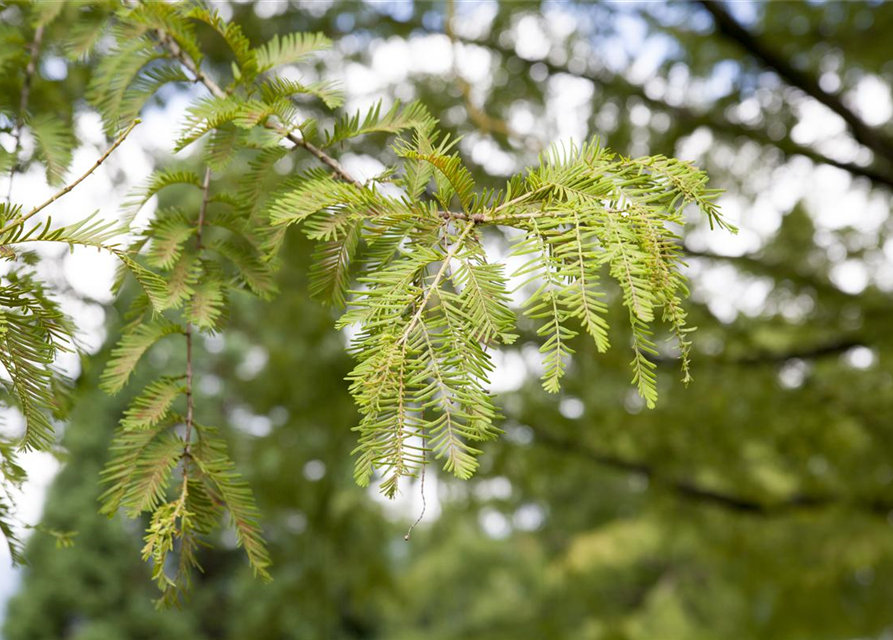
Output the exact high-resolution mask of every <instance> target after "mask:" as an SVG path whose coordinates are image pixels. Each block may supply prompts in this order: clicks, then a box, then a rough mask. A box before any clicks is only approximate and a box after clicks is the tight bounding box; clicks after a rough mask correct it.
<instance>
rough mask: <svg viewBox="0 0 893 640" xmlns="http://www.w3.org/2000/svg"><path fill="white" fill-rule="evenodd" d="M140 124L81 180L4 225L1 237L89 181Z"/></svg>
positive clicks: (104, 155) (119, 141)
mask: <svg viewBox="0 0 893 640" xmlns="http://www.w3.org/2000/svg"><path fill="white" fill-rule="evenodd" d="M140 122H141V120H140V119H139V118H137V119H136V120H134V121H133V122H131V123H130V126H128V127H127V128H126V129H125V130H124V133H122V134H121V135H120V136H118V139H117V140H115V142H114V143H113V144H112V146H111V147H109V148H108V150H106V152H105V153H103V154H102V155H101V156H100V157H99V159H98V160H97V161H96V162H94V163H93V166H92V167H90V168H89V169H87V171H86V172H85V173H84V174H83V175H81V177H80V178H78V179H77V180H75V181H74V182H72V183H71V184H69V185H67V186H65V187H63V188H62V189H60V190H59V191H57V192H56V193H55V194H53V196H52V197H51V198H50V199H49V200H47V201H46V202H44V203H43V204H40V205H37V206H36V207H34V208H33V209H31V211H29V212H28V213H26V214H24V215H22V216H19V217H18V218H16V219H15V220H13V221H12V222H10V223H8V224H6V225H4V226H3V227H2V228H0V235H2V234H4V233H6V232H7V231H9V230H11V229H14V228H15V227H18V226H19V225H21V224H22V223H23V222H26V221H27V220H28V219H30V218H31V217H33V216H35V215H36V214H38V213H40V212H41V211H43V210H44V209H46V208H47V207H48V206H50V205H51V204H53V203H54V202H55V201H56V200H58V199H59V198H61V197H62V196H64V195H66V194H67V193H69V192H70V191H71V190H72V189H74V188H75V187H76V186H78V185H79V184H80V183H82V182H83V181H84V180H86V179H87V178H88V177H89V176H90V175H91V174H92V173H93V172H94V171H96V170H97V169H98V168H99V167H100V165H101V164H102V163H103V162H105V161H106V160H107V159H108V157H109V156H110V155H112V153H113V152H114V151H115V149H117V148H118V147H119V146H121V143H122V142H124V140H125V139H126V138H127V136H128V135H130V132H131V131H133V128H134V127H135V126H136V125H138V124H139V123H140Z"/></svg>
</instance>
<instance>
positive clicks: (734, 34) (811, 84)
mask: <svg viewBox="0 0 893 640" xmlns="http://www.w3.org/2000/svg"><path fill="white" fill-rule="evenodd" d="M698 1H699V2H700V4H701V5H702V6H703V7H704V8H705V9H707V11H709V12H710V15H712V16H713V20H714V22H715V24H716V27H717V29H719V32H720V33H721V34H723V35H724V36H725V37H726V38H728V39H729V40H732V41H734V42H736V43H738V45H739V46H740V47H741V48H743V49H744V50H745V51H747V52H748V53H749V54H750V55H752V56H753V57H754V58H756V59H757V60H759V61H760V62H761V63H762V64H763V65H764V66H766V67H768V68H770V69H772V70H773V71H775V72H776V73H777V74H778V75H779V76H780V77H781V78H782V79H784V80H785V81H786V82H787V83H788V84H790V85H791V86H793V87H796V88H798V89H800V90H802V91H803V92H804V93H806V94H807V95H808V96H810V97H812V98H814V99H815V100H818V101H819V102H821V103H822V104H823V105H825V106H826V107H828V108H829V109H831V111H833V112H834V113H836V114H837V115H839V116H840V117H841V118H843V120H844V122H846V124H847V126H848V127H849V129H850V132H851V133H852V134H853V137H854V138H855V139H856V140H857V141H858V142H860V143H861V144H863V145H865V146H866V147H868V148H869V149H871V150H872V151H874V152H875V153H877V154H878V155H880V156H881V157H883V158H885V159H886V160H889V161H891V162H893V145H891V143H890V141H889V140H887V139H886V138H885V137H884V135H883V134H882V133H881V132H880V131H879V130H878V129H876V128H875V127H872V126H869V125H868V124H866V123H865V121H864V120H862V119H861V118H860V117H859V116H858V115H856V113H855V112H854V111H852V110H851V109H850V108H849V107H847V106H846V105H845V104H844V103H843V100H842V99H841V98H840V96H839V95H838V94H833V93H829V92H827V91H825V90H824V89H822V87H821V86H820V85H819V82H818V80H816V79H815V78H814V77H813V76H812V75H811V74H809V73H807V72H805V71H801V70H799V69H797V68H795V67H794V66H793V65H791V64H790V63H789V62H788V61H787V60H785V59H784V58H783V57H782V56H780V55H779V54H778V53H776V52H775V51H773V50H772V49H771V48H769V47H768V46H766V44H764V43H763V42H762V41H761V40H760V39H759V38H757V37H756V36H755V35H754V34H752V33H751V32H750V31H748V30H747V29H746V28H744V27H743V26H742V25H741V24H740V23H739V22H738V21H737V20H736V19H735V18H734V17H733V16H732V15H731V14H730V13H729V12H728V11H727V10H726V9H725V7H723V6H722V4H721V3H719V2H716V1H715V0H698Z"/></svg>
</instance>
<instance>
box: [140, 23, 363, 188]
mask: <svg viewBox="0 0 893 640" xmlns="http://www.w3.org/2000/svg"><path fill="white" fill-rule="evenodd" d="M156 34H157V36H158V41H159V42H160V43H161V45H162V46H163V47H164V48H165V49H167V50H168V51H169V52H170V54H171V55H172V56H174V58H176V59H177V60H179V61H180V63H181V64H182V65H183V66H184V67H186V68H187V69H188V70H189V71H190V72H191V73H192V75H193V76H195V80H196V82H200V83H202V84H203V85H205V87H206V88H207V89H208V91H210V92H211V95H213V96H214V97H215V98H221V99H224V98H226V97H227V95H228V94H227V93H226V91H224V90H223V89H222V88H221V87H220V85H219V84H217V83H216V82H214V80H213V79H212V78H211V77H210V76H208V74H206V73H205V72H204V71H202V70H201V69H200V68H199V67H198V65H196V64H195V62H194V61H193V60H192V58H190V57H189V56H188V55H186V53H185V52H184V51H183V49H182V48H180V45H178V44H177V43H176V41H175V40H174V39H173V38H171V37H170V36H168V35H167V34H166V33H165V32H164V31H163V30H162V29H157V30H156ZM266 126H267V127H268V128H270V129H274V130H276V131H278V132H279V133H282V134H283V135H284V136H285V137H286V138H288V140H289V141H291V142H292V143H294V144H296V145H297V146H299V147H302V148H304V149H306V150H307V151H309V152H310V153H311V154H312V155H314V156H316V158H317V159H318V160H319V161H320V162H322V163H323V164H324V165H326V166H327V167H329V168H330V169H331V170H332V171H333V172H334V173H335V175H337V176H338V177H339V178H341V179H342V180H344V181H346V182H350V183H352V184H353V185H354V186H356V187H360V188H362V186H363V183H362V182H360V181H359V180H357V179H356V178H354V177H353V176H352V175H351V174H350V173H349V172H348V171H347V169H345V168H344V166H343V165H342V164H341V163H340V162H338V161H337V160H336V159H335V158H333V157H332V156H330V155H329V154H327V153H326V152H325V151H323V150H322V149H320V148H319V147H317V146H316V145H314V144H313V143H311V142H310V141H309V140H305V139H304V138H302V137H299V136H296V135H295V134H294V132H292V131H286V130H285V129H282V128H281V127H277V126H276V125H274V124H272V123H268V124H267V125H266Z"/></svg>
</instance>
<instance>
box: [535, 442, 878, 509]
mask: <svg viewBox="0 0 893 640" xmlns="http://www.w3.org/2000/svg"><path fill="white" fill-rule="evenodd" d="M531 428H532V430H533V433H534V435H535V440H534V442H538V443H540V444H542V445H544V446H546V447H548V448H549V449H551V450H553V451H555V452H558V453H562V454H566V455H572V456H576V457H578V458H583V459H585V460H588V461H590V462H593V463H595V464H597V465H600V466H603V467H607V468H610V469H614V470H617V471H624V472H628V473H636V474H639V475H641V476H644V477H645V478H647V479H648V482H649V484H651V485H654V486H658V487H661V488H663V489H665V490H667V491H669V492H670V493H673V494H675V495H676V496H677V497H679V498H683V499H685V500H689V501H692V502H696V503H700V504H707V505H713V506H716V507H720V508H722V509H726V510H728V511H733V512H736V513H744V514H750V515H754V516H760V517H769V516H781V515H786V514H790V513H794V512H797V511H806V510H811V509H816V508H825V507H833V506H840V507H851V508H856V509H858V510H861V511H867V512H869V513H872V514H875V515H878V516H883V517H886V516H887V514H889V513H890V512H891V511H893V503H890V502H885V501H882V500H880V499H874V498H852V499H850V498H847V497H845V496H840V495H835V494H825V495H818V494H817V495H809V494H799V493H798V494H793V495H790V496H788V497H786V498H783V499H780V500H774V501H768V500H758V499H756V498H751V497H748V496H741V495H736V494H732V493H725V492H722V491H718V490H714V489H710V488H707V487H702V486H700V485H698V484H696V483H694V482H691V481H688V480H679V479H674V478H668V477H665V476H663V475H662V474H660V473H658V471H657V470H656V469H655V468H654V467H653V466H651V465H649V464H647V463H645V462H641V461H634V460H628V459H625V458H622V457H620V456H615V455H612V454H608V453H604V452H601V451H597V450H595V449H593V448H591V447H589V446H588V445H583V444H581V443H580V441H579V439H578V438H575V439H571V438H565V437H562V436H558V435H555V434H551V433H548V432H546V431H543V430H541V429H538V428H533V427H531Z"/></svg>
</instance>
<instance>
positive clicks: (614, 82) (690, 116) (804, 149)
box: [472, 40, 893, 189]
mask: <svg viewBox="0 0 893 640" xmlns="http://www.w3.org/2000/svg"><path fill="white" fill-rule="evenodd" d="M472 42H473V43H474V44H476V45H478V46H482V47H487V48H489V49H491V50H493V51H496V52H498V53H501V54H502V55H506V56H515V55H516V53H515V51H514V50H513V49H512V48H511V47H506V46H501V45H499V44H491V43H487V42H481V41H477V40H473V41H472ZM521 61H522V62H523V63H524V64H526V65H528V67H529V66H532V65H533V64H535V63H534V62H531V61H528V60H523V59H522V60H521ZM537 63H539V64H543V65H545V66H546V68H547V69H548V71H549V73H550V74H556V73H563V74H567V75H571V76H574V77H577V78H583V79H585V80H589V81H590V82H592V83H594V84H595V85H597V86H600V87H608V86H611V87H614V88H618V89H619V90H620V92H622V93H625V94H627V95H634V96H636V97H637V98H639V99H641V100H642V101H643V102H644V103H645V104H646V105H648V106H649V107H651V108H653V109H657V110H660V111H663V112H665V113H667V114H670V115H671V116H672V117H673V119H674V120H675V121H677V122H687V123H689V124H690V125H691V126H692V127H695V126H699V125H702V126H705V127H708V128H710V129H711V130H713V131H714V132H715V133H717V134H718V135H726V136H742V137H746V138H750V139H751V140H753V141H754V142H757V143H758V144H760V145H763V146H772V147H775V148H776V149H778V150H779V151H781V152H782V153H783V154H784V155H786V156H791V155H798V156H803V157H805V158H808V159H809V160H811V161H813V162H815V163H817V164H826V165H829V166H832V167H836V168H838V169H841V170H843V171H846V172H848V173H850V174H852V175H854V176H859V177H863V178H867V179H868V180H870V181H871V182H872V183H874V184H875V185H876V186H880V187H886V188H888V189H893V175H890V174H889V173H885V172H883V171H880V170H878V169H876V168H874V167H871V166H861V165H858V164H854V163H852V162H845V161H842V160H836V159H834V158H831V157H828V156H826V155H824V154H823V153H821V152H820V151H818V150H816V149H813V148H811V147H808V146H805V145H802V144H799V143H796V142H794V141H793V140H791V139H790V138H785V139H783V140H774V139H773V138H771V137H770V136H769V135H768V134H767V133H766V132H765V131H763V130H762V129H759V128H756V127H750V126H746V125H742V124H739V123H736V122H730V121H729V120H726V119H723V118H721V117H719V116H716V115H715V114H713V113H707V114H701V113H697V112H695V111H693V110H692V109H689V108H687V107H684V106H677V105H671V104H669V103H667V102H664V101H663V100H660V99H657V98H652V97H651V96H649V95H648V94H647V93H646V92H645V88H644V87H642V86H641V85H638V84H635V83H633V82H630V81H629V80H627V79H625V78H623V77H622V76H619V75H615V76H612V77H610V78H602V77H598V76H596V75H594V74H592V73H585V72H579V71H572V70H571V69H570V68H568V66H567V65H565V64H557V63H555V62H552V61H550V60H549V58H545V59H543V60H539V61H537Z"/></svg>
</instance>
